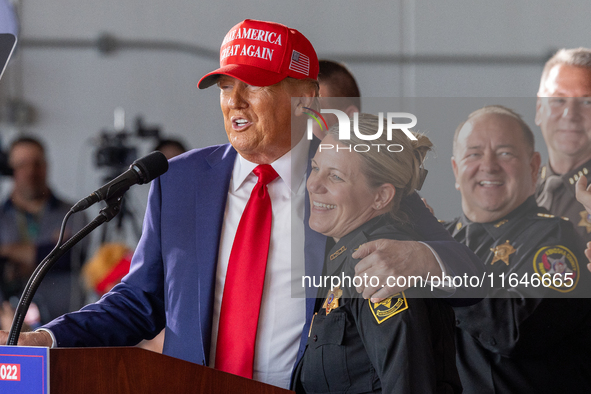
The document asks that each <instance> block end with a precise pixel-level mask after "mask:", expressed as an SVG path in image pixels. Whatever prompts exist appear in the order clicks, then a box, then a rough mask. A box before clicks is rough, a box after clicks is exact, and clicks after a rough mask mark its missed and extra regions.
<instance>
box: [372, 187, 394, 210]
mask: <svg viewBox="0 0 591 394" xmlns="http://www.w3.org/2000/svg"><path fill="white" fill-rule="evenodd" d="M395 195H396V188H395V187H394V185H392V184H390V183H384V184H383V185H381V186H380V187H378V189H377V191H376V195H375V200H374V208H375V209H377V210H380V209H382V208H384V207H386V206H387V205H388V204H390V202H391V201H392V200H393V199H394V196H395Z"/></svg>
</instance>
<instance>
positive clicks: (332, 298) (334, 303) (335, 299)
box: [322, 286, 343, 315]
mask: <svg viewBox="0 0 591 394" xmlns="http://www.w3.org/2000/svg"><path fill="white" fill-rule="evenodd" d="M342 295H343V290H341V289H340V288H339V286H337V287H335V288H334V289H332V290H331V291H330V292H329V293H328V296H327V297H326V300H324V304H323V305H322V307H323V308H326V314H327V315H328V314H329V313H330V311H332V310H333V309H335V308H338V307H339V298H341V296H342Z"/></svg>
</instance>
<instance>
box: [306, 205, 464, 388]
mask: <svg viewBox="0 0 591 394" xmlns="http://www.w3.org/2000/svg"><path fill="white" fill-rule="evenodd" d="M410 234H412V232H411V231H410V230H409V229H405V230H403V229H401V228H400V227H397V226H395V225H393V224H392V223H391V222H390V220H389V219H387V218H386V217H384V216H381V217H377V218H374V219H372V220H370V221H369V222H367V223H365V224H364V225H362V226H361V227H359V228H358V229H357V230H355V231H353V232H352V233H350V234H348V235H347V236H345V237H343V238H342V239H340V240H339V242H338V243H337V244H336V245H335V246H334V247H333V248H332V249H331V250H330V252H329V253H328V255H327V259H326V263H325V273H326V275H328V276H339V277H341V278H342V277H345V278H347V277H349V278H353V276H354V275H355V271H354V268H355V264H356V263H357V261H358V260H355V259H353V258H352V257H351V254H352V253H353V252H354V251H355V250H356V249H357V248H358V247H359V246H360V245H361V244H363V243H365V242H367V241H370V240H374V239H383V238H387V239H399V240H407V239H413V238H415V236H414V235H410ZM415 239H416V238H415ZM368 280H369V279H368ZM338 290H342V295H340V297H339V294H338ZM336 292H337V295H336V296H333V298H337V299H338V307H336V308H334V309H331V308H330V307H329V308H328V309H329V310H328V313H327V308H325V307H324V306H322V304H320V305H321V308H320V309H319V311H318V313H317V314H316V315H315V316H314V320H313V322H312V326H311V329H310V333H309V337H308V344H307V347H306V352H305V354H304V356H303V358H302V361H301V362H300V364H299V366H298V369H297V371H296V387H295V389H296V391H297V392H307V393H345V392H347V393H381V392H384V393H410V392H417V393H454V392H458V393H459V392H461V386H460V383H459V377H458V373H457V369H456V366H455V347H454V339H453V338H454V332H453V331H454V327H453V311H452V309H451V307H449V305H447V304H446V303H445V302H442V301H440V300H438V299H421V298H411V296H410V295H408V296H407V295H405V293H399V294H397V295H395V296H393V297H390V298H388V299H386V300H384V301H382V302H380V303H376V304H374V303H371V302H370V301H369V300H365V299H363V298H361V297H360V296H359V294H358V293H357V292H356V291H355V288H354V286H353V285H351V286H348V284H347V283H346V284H345V285H344V286H340V287H339V289H337V290H336ZM326 295H327V293H326V292H325V291H321V292H320V296H321V297H322V303H324V302H325V299H326ZM329 301H332V299H329Z"/></svg>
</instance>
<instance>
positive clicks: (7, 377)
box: [0, 346, 49, 394]
mask: <svg viewBox="0 0 591 394" xmlns="http://www.w3.org/2000/svg"><path fill="white" fill-rule="evenodd" d="M0 393H2V394H24V393H26V394H47V393H49V348H47V347H29V346H0Z"/></svg>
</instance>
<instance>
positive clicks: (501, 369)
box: [446, 106, 591, 394]
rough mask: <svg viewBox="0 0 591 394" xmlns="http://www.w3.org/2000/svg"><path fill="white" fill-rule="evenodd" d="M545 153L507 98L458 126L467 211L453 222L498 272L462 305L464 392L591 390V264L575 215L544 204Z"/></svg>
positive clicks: (457, 162)
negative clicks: (539, 197)
mask: <svg viewBox="0 0 591 394" xmlns="http://www.w3.org/2000/svg"><path fill="white" fill-rule="evenodd" d="M540 161H541V160H540V155H539V153H537V152H535V151H534V136H533V133H532V132H531V130H530V129H529V127H528V126H527V124H526V123H525V122H524V121H523V120H522V119H521V117H520V116H519V115H518V114H516V113H515V112H513V111H512V110H510V109H508V108H505V107H501V106H487V107H484V108H481V109H479V110H477V111H475V112H473V113H472V114H470V116H469V117H468V119H467V120H466V121H465V122H464V123H462V124H460V126H459V127H458V128H457V130H456V133H455V136H454V150H453V157H452V167H453V171H454V175H455V178H456V188H457V189H458V190H459V191H460V193H461V195H462V210H463V215H462V216H461V217H459V218H456V219H455V220H453V221H451V222H448V223H446V227H447V228H448V230H449V231H450V232H451V233H452V234H453V236H454V238H455V239H456V240H458V241H460V242H463V243H465V244H466V245H468V246H469V247H470V248H471V249H472V250H473V251H474V252H475V253H476V254H477V255H478V257H480V259H481V260H482V263H483V264H484V267H485V270H486V272H487V273H490V274H489V275H487V277H486V278H487V279H486V280H490V281H493V280H494V281H495V282H494V283H495V286H494V287H492V288H491V290H490V291H489V294H488V296H487V298H485V299H484V300H482V301H481V302H479V303H477V304H475V305H472V306H466V307H454V312H455V314H456V325H457V327H456V328H457V330H456V347H457V364H458V370H459V372H460V378H461V381H462V385H463V387H464V392H465V393H478V394H480V393H503V394H505V393H557V392H572V393H574V392H577V393H583V392H591V375H590V374H589V371H591V358H590V357H589V354H591V341H590V338H591V299H589V298H588V297H589V295H590V290H591V274H590V273H589V272H588V271H587V270H585V269H583V270H581V267H580V265H579V262H581V261H582V259H584V255H583V249H584V245H583V241H582V240H581V239H580V237H579V236H578V234H577V233H576V232H575V229H574V227H573V224H572V223H571V222H569V221H567V220H564V219H562V218H559V217H556V216H554V215H551V214H549V213H548V211H547V210H546V209H545V208H542V207H538V206H537V204H536V201H535V197H534V190H535V184H536V178H537V174H538V170H539V166H540ZM503 278H504V279H503ZM511 278H513V281H512V279H511ZM544 278H546V279H544ZM542 279H544V280H545V281H546V282H545V283H546V285H544V283H543V282H542ZM536 280H537V281H536ZM549 281H550V282H551V283H549ZM577 297H587V298H577ZM549 366H552V371H551V372H550V371H549V370H548V367H549Z"/></svg>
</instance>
